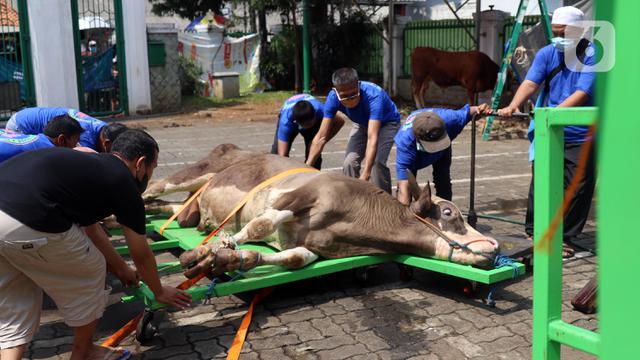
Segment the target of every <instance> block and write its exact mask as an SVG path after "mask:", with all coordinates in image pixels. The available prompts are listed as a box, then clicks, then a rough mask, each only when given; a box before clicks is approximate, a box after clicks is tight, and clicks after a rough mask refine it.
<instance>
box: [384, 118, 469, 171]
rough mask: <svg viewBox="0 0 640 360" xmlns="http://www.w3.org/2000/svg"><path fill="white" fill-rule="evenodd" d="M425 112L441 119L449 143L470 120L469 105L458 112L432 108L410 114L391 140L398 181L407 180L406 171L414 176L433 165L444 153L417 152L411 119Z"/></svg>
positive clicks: (443, 151)
mask: <svg viewBox="0 0 640 360" xmlns="http://www.w3.org/2000/svg"><path fill="white" fill-rule="evenodd" d="M425 111H432V112H434V113H436V114H438V116H440V117H441V118H442V120H443V121H444V124H445V127H446V129H447V134H448V135H449V138H450V139H451V141H453V139H455V138H456V137H457V136H458V135H460V133H461V132H462V129H464V126H465V125H467V123H468V122H469V120H471V116H469V105H465V106H464V107H462V108H460V109H458V110H451V109H439V108H432V109H420V110H416V111H414V112H412V113H411V114H410V115H409V117H408V118H407V121H406V122H405V123H404V125H402V126H401V127H400V130H399V131H398V133H397V134H396V136H395V138H394V139H393V141H394V142H395V143H396V177H397V179H398V180H408V179H409V178H408V176H407V170H409V171H411V172H412V173H413V174H414V175H415V174H416V173H417V172H418V170H419V169H423V168H425V167H427V166H429V165H431V164H433V163H435V162H436V161H438V160H439V159H440V158H441V157H442V156H443V155H444V153H445V150H442V151H439V152H437V153H428V152H425V151H419V150H418V144H417V141H416V137H415V135H413V119H414V118H415V116H416V114H418V113H421V112H425Z"/></svg>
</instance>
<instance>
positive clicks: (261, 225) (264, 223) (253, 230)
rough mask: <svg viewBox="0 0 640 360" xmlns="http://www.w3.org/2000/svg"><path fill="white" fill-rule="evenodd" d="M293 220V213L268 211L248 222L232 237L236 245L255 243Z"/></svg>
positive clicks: (288, 211)
mask: <svg viewBox="0 0 640 360" xmlns="http://www.w3.org/2000/svg"><path fill="white" fill-rule="evenodd" d="M291 220H293V211H291V210H275V209H269V210H267V211H265V212H264V214H262V215H260V216H258V217H257V218H255V219H253V220H251V221H249V223H248V224H247V225H245V226H244V227H243V228H242V230H240V232H238V233H237V234H235V235H233V240H235V241H234V242H235V243H236V244H242V243H245V242H248V241H257V240H262V239H264V238H266V237H267V236H269V235H271V234H273V233H274V232H276V230H278V226H280V224H282V223H284V222H288V221H291Z"/></svg>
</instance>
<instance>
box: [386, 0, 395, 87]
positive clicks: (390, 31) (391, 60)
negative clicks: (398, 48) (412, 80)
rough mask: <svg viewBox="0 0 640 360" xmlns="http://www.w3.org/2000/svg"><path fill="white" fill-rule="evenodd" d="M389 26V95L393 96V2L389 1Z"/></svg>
mask: <svg viewBox="0 0 640 360" xmlns="http://www.w3.org/2000/svg"><path fill="white" fill-rule="evenodd" d="M388 20H389V24H388V26H387V28H388V30H387V32H388V33H387V35H388V36H389V80H388V81H389V84H388V86H389V88H388V90H389V95H391V96H393V95H394V94H393V83H394V77H395V74H394V67H393V63H394V61H393V58H394V56H393V53H394V51H393V45H394V43H395V41H393V0H389V16H388Z"/></svg>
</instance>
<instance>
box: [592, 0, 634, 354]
mask: <svg viewBox="0 0 640 360" xmlns="http://www.w3.org/2000/svg"><path fill="white" fill-rule="evenodd" d="M596 5H597V9H596V13H597V14H598V18H599V19H602V20H607V21H609V22H611V23H612V24H613V26H614V27H615V42H616V54H615V55H616V57H615V66H614V68H613V69H612V70H611V71H609V72H604V73H600V74H599V78H598V82H597V86H598V89H597V92H596V94H598V95H597V96H598V98H597V101H598V103H599V104H600V105H601V109H602V112H601V122H600V124H601V125H600V127H599V129H598V140H599V141H600V143H599V146H598V149H597V159H598V162H597V164H598V165H597V167H598V176H599V183H598V203H597V216H598V232H597V247H598V269H599V279H598V286H599V289H598V311H599V316H598V320H599V328H600V334H601V336H602V346H601V349H602V353H601V357H600V359H602V360H614V359H615V360H618V359H637V358H638V330H637V329H636V328H637V326H638V324H640V310H639V309H638V297H639V296H640V288H639V287H638V286H637V279H636V276H635V274H636V273H637V271H638V270H637V269H638V267H639V266H640V261H639V258H638V253H640V241H638V235H637V232H636V231H635V230H633V229H634V227H635V224H634V223H633V222H634V221H637V219H638V218H640V207H638V201H639V200H640V187H638V176H639V175H640V161H637V159H633V158H632V157H633V156H635V155H637V154H640V142H639V141H638V134H639V133H640V121H638V119H637V118H635V117H634V116H626V115H625V110H624V109H627V108H629V106H633V104H635V103H636V102H637V99H636V96H637V94H638V91H640V70H638V64H640V49H639V48H638V47H637V46H630V45H631V44H634V43H635V42H636V40H635V39H634V37H635V36H634V35H635V34H637V31H636V30H637V27H638V18H637V14H638V12H639V11H640V2H638V1H624V2H622V1H615V2H614V1H598V2H597V4H596ZM596 35H597V33H596ZM603 45H604V51H612V50H611V49H610V48H607V46H608V44H603Z"/></svg>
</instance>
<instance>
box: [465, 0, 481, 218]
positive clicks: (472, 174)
mask: <svg viewBox="0 0 640 360" xmlns="http://www.w3.org/2000/svg"><path fill="white" fill-rule="evenodd" d="M480 3H481V0H476V50H477V51H480V5H481V4H480ZM473 101H474V102H475V104H470V105H478V93H477V92H475V93H474V100H473ZM476 118H477V114H474V115H473V118H471V169H470V171H469V180H470V181H469V214H468V215H467V222H468V223H469V225H471V227H473V228H474V229H475V227H476V224H477V223H478V215H477V214H476V209H475V197H476Z"/></svg>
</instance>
